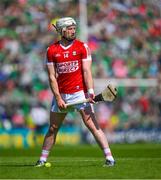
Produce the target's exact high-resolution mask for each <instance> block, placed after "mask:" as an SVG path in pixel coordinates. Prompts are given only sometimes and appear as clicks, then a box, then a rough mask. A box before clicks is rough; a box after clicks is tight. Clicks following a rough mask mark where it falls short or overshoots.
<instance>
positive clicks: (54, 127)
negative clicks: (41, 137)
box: [49, 124, 58, 134]
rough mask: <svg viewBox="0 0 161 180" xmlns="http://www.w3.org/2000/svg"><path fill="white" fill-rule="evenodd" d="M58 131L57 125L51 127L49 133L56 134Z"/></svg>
mask: <svg viewBox="0 0 161 180" xmlns="http://www.w3.org/2000/svg"><path fill="white" fill-rule="evenodd" d="M57 131H58V126H56V125H54V124H53V125H50V127H49V133H50V134H54V132H57Z"/></svg>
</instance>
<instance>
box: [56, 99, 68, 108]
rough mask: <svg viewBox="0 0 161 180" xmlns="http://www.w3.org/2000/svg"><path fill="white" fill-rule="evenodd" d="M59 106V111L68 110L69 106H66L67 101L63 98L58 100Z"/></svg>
mask: <svg viewBox="0 0 161 180" xmlns="http://www.w3.org/2000/svg"><path fill="white" fill-rule="evenodd" d="M57 104H58V107H59V109H66V108H67V105H66V104H65V101H64V100H63V99H62V98H59V99H57Z"/></svg>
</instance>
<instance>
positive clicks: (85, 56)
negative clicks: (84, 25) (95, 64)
mask: <svg viewBox="0 0 161 180" xmlns="http://www.w3.org/2000/svg"><path fill="white" fill-rule="evenodd" d="M91 60H92V57H91V51H90V49H89V47H88V45H87V44H85V43H84V44H83V48H82V61H91Z"/></svg>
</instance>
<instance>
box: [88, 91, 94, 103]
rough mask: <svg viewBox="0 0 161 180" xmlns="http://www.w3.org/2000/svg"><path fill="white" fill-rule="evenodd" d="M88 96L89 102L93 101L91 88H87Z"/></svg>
mask: <svg viewBox="0 0 161 180" xmlns="http://www.w3.org/2000/svg"><path fill="white" fill-rule="evenodd" d="M88 98H89V102H90V103H93V104H94V103H95V101H94V98H95V93H94V90H93V89H88Z"/></svg>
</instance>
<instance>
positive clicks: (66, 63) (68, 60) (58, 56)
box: [47, 40, 92, 94]
mask: <svg viewBox="0 0 161 180" xmlns="http://www.w3.org/2000/svg"><path fill="white" fill-rule="evenodd" d="M91 60H92V58H91V53H90V50H89V48H88V45H87V44H85V43H83V42H81V41H79V40H74V41H73V42H72V44H70V45H69V46H67V47H65V46H63V45H62V44H60V42H59V41H58V42H56V43H54V44H52V45H51V46H49V47H48V49H47V64H53V65H54V66H55V68H56V71H57V74H58V77H57V82H58V86H59V91H60V93H65V94H71V93H74V92H78V91H81V90H84V91H86V86H85V82H84V78H83V70H82V63H83V61H91Z"/></svg>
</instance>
